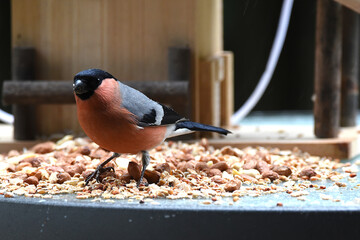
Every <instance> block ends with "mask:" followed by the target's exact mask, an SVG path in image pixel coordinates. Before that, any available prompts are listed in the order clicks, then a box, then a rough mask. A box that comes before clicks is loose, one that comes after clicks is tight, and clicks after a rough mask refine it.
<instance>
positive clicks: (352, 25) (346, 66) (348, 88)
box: [340, 7, 359, 127]
mask: <svg viewBox="0 0 360 240" xmlns="http://www.w3.org/2000/svg"><path fill="white" fill-rule="evenodd" d="M342 13H343V25H342V26H343V38H342V41H343V42H342V71H341V118H340V124H341V126H343V127H351V126H356V116H357V110H358V95H359V90H358V80H359V70H358V68H359V18H358V14H357V13H356V12H354V11H352V10H350V9H348V8H345V7H344V8H343V12H342Z"/></svg>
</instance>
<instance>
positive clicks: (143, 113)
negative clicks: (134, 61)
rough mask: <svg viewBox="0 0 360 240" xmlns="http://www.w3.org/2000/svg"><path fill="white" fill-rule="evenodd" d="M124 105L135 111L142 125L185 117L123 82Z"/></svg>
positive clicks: (139, 123)
mask: <svg viewBox="0 0 360 240" xmlns="http://www.w3.org/2000/svg"><path fill="white" fill-rule="evenodd" d="M119 84H120V91H121V96H122V105H123V107H125V108H126V109H127V110H129V111H130V112H131V113H133V114H134V115H135V116H136V118H137V121H138V125H139V126H141V127H146V126H159V125H167V124H174V123H176V122H177V121H179V120H181V119H183V117H181V116H179V114H177V113H176V112H175V111H174V110H172V109H171V108H169V107H166V106H164V105H162V104H160V103H157V102H155V101H153V100H151V99H150V98H148V97H147V96H145V95H144V94H143V93H141V92H139V91H138V90H136V89H134V88H131V87H129V86H127V85H125V84H123V83H121V82H119Z"/></svg>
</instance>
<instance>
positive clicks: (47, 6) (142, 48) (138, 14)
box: [12, 0, 222, 135]
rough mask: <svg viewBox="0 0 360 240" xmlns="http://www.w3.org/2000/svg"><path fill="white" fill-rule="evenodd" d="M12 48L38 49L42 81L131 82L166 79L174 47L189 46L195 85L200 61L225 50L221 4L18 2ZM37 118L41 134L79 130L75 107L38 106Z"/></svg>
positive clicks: (204, 0) (178, 0)
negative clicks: (104, 78)
mask: <svg viewBox="0 0 360 240" xmlns="http://www.w3.org/2000/svg"><path fill="white" fill-rule="evenodd" d="M12 46H13V47H16V46H32V47H35V49H36V52H37V58H36V78H37V80H71V79H72V78H73V76H74V74H76V73H77V72H79V71H81V70H84V69H87V68H102V69H104V70H106V71H109V72H110V73H111V74H113V75H114V76H116V77H117V78H118V79H119V80H130V81H132V80H133V81H166V80H167V75H168V73H167V69H168V66H167V53H168V47H171V46H177V47H189V48H190V49H191V52H192V68H193V74H192V81H196V79H198V78H199V76H198V75H199V71H198V70H197V68H198V65H199V64H198V61H200V59H203V58H207V57H212V56H214V54H215V55H216V54H217V53H220V52H221V51H222V1H221V0H172V1H169V0H151V1H148V0H32V1H28V0H12ZM192 89H194V90H193V91H194V92H196V91H197V93H194V94H195V95H196V94H198V93H199V91H200V88H199V86H198V85H197V86H193V87H192ZM196 99H197V97H194V102H196ZM195 108H197V109H198V108H199V105H197V106H196V104H195V105H194V109H195ZM195 111H196V112H197V110H195ZM37 116H38V126H37V127H38V131H39V132H40V133H41V134H43V135H47V134H51V133H56V132H63V131H64V130H66V129H69V130H75V131H78V130H80V127H79V126H78V123H77V119H76V109H75V106H64V105H63V106H60V105H56V106H54V105H51V106H50V105H43V106H39V107H38V110H37ZM194 116H195V118H196V119H197V120H200V117H199V114H194ZM196 116H197V117H196ZM196 119H195V120H196Z"/></svg>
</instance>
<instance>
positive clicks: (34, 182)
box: [24, 176, 39, 186]
mask: <svg viewBox="0 0 360 240" xmlns="http://www.w3.org/2000/svg"><path fill="white" fill-rule="evenodd" d="M24 182H26V183H27V184H29V185H35V186H37V185H38V184H39V180H38V179H37V177H35V176H30V177H28V178H26V179H25V180H24Z"/></svg>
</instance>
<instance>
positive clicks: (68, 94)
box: [2, 81, 189, 105]
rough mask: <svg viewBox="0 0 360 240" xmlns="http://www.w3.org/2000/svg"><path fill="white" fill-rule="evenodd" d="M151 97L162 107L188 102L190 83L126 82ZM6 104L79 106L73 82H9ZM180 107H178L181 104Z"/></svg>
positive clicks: (6, 90)
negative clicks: (76, 104)
mask: <svg viewBox="0 0 360 240" xmlns="http://www.w3.org/2000/svg"><path fill="white" fill-rule="evenodd" d="M124 83H125V84H126V85H128V86H131V87H133V88H135V89H137V90H139V91H141V92H143V93H144V94H145V95H147V96H148V97H150V98H152V99H155V100H157V101H159V102H162V103H167V104H170V105H171V104H175V103H178V102H180V103H182V104H183V105H184V102H187V96H188V92H189V91H188V85H189V83H188V82H184V81H172V82H170V81H169V82H152V81H151V82H148V81H144V82H124ZM2 94H3V101H4V103H5V104H23V105H29V104H73V103H75V99H74V93H73V89H72V81H24V82H14V81H5V82H4V87H3V93H2ZM177 105H178V104H177Z"/></svg>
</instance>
